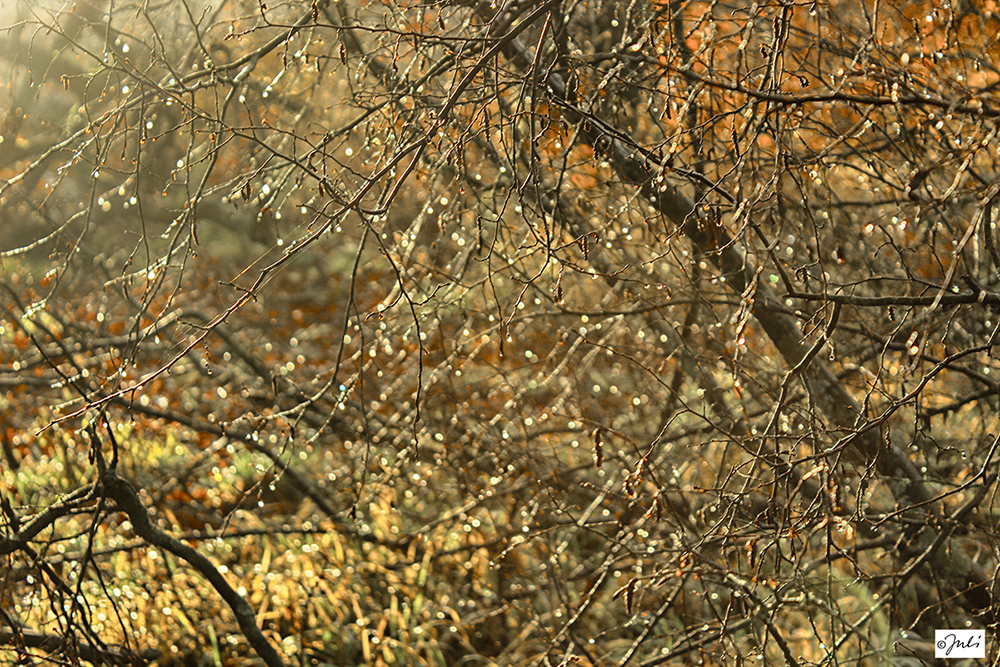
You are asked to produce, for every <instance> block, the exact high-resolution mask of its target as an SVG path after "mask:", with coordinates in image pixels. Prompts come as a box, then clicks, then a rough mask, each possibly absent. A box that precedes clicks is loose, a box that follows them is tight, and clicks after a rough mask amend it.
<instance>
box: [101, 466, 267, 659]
mask: <svg viewBox="0 0 1000 667" xmlns="http://www.w3.org/2000/svg"><path fill="white" fill-rule="evenodd" d="M101 486H102V487H103V490H104V493H105V494H106V495H107V497H108V498H111V499H112V500H114V501H115V503H116V504H117V506H118V509H119V510H121V511H123V512H125V514H127V515H128V518H129V520H130V521H131V522H132V530H133V531H135V534H136V535H138V536H139V537H141V538H143V539H144V540H146V541H147V542H149V543H150V544H152V545H154V546H157V547H160V548H161V549H163V550H164V551H169V552H170V553H172V554H174V555H175V556H177V557H178V558H181V559H183V560H185V561H187V562H188V564H190V565H191V567H193V568H194V569H196V570H198V571H199V572H200V573H201V574H202V576H204V577H205V578H206V579H208V581H209V583H211V584H212V586H214V587H215V590H217V591H219V594H220V595H221V596H222V599H224V600H225V601H226V604H228V605H229V607H230V608H231V609H232V610H233V614H235V615H236V621H237V623H239V626H240V630H242V631H243V635H244V636H245V637H246V638H247V641H249V642H250V645H251V646H252V647H253V649H254V650H255V651H256V652H257V655H259V656H260V657H261V658H263V660H264V662H265V663H266V664H267V665H268V667H284V664H285V663H284V661H283V660H282V659H281V656H279V655H278V652H277V651H276V650H275V648H274V647H273V646H271V643H270V642H268V641H267V638H266V637H265V636H264V633H263V632H261V629H260V628H259V627H257V622H256V620H255V618H254V611H253V607H251V606H250V603H249V602H247V601H246V600H245V599H243V597H242V596H241V595H240V594H239V593H237V592H236V590H235V589H234V588H233V587H232V586H230V585H229V582H228V581H226V578H225V577H223V576H222V573H221V572H219V570H218V569H216V567H215V566H214V565H212V562H211V561H210V560H208V558H206V557H205V556H204V555H203V554H202V553H201V552H200V551H198V550H197V549H194V548H192V547H189V546H188V545H186V544H184V543H183V542H181V541H180V540H178V539H176V538H174V537H172V536H170V535H168V534H167V533H165V532H163V531H162V530H160V529H159V528H157V527H156V525H155V524H154V523H153V522H152V520H151V519H150V518H149V513H148V512H146V508H145V507H144V506H143V504H142V501H140V500H139V494H138V493H136V491H135V489H134V488H133V487H132V485H131V484H129V483H128V482H127V481H125V480H124V479H122V478H121V477H119V476H118V475H117V473H115V472H114V471H113V470H112V471H107V472H105V473H104V475H102V477H101Z"/></svg>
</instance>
